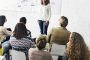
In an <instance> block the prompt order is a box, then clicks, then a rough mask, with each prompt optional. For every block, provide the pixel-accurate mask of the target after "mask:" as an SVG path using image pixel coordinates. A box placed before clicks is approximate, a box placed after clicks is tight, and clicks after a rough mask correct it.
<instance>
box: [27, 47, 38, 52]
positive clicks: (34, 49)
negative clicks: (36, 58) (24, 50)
mask: <svg viewBox="0 0 90 60" xmlns="http://www.w3.org/2000/svg"><path fill="white" fill-rule="evenodd" d="M35 51H37V50H36V48H30V49H29V53H33V52H35Z"/></svg>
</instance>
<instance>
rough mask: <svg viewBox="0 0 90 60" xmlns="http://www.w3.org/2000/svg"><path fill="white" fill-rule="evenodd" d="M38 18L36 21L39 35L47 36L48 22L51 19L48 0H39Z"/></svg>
mask: <svg viewBox="0 0 90 60" xmlns="http://www.w3.org/2000/svg"><path fill="white" fill-rule="evenodd" d="M40 13H41V15H40V18H39V20H38V23H39V26H40V32H41V34H46V35H47V30H48V25H49V20H50V18H51V7H50V0H41V10H40Z"/></svg>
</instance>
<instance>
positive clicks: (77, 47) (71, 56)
mask: <svg viewBox="0 0 90 60" xmlns="http://www.w3.org/2000/svg"><path fill="white" fill-rule="evenodd" d="M67 58H68V60H90V52H89V49H88V47H87V45H86V43H85V41H84V39H83V37H82V36H81V35H80V34H79V33H77V32H72V33H71V34H70V38H69V42H68V43H67Z"/></svg>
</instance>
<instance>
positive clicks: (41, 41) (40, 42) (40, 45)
mask: <svg viewBox="0 0 90 60" xmlns="http://www.w3.org/2000/svg"><path fill="white" fill-rule="evenodd" d="M46 43H47V37H46V35H40V36H39V37H38V38H37V39H36V46H37V48H38V49H39V50H42V49H44V48H45V46H46Z"/></svg>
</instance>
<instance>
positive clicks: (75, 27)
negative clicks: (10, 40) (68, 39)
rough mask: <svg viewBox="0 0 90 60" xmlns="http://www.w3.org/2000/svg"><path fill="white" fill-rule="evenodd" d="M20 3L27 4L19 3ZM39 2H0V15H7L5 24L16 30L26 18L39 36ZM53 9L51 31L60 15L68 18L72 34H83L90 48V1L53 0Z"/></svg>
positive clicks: (29, 25)
mask: <svg viewBox="0 0 90 60" xmlns="http://www.w3.org/2000/svg"><path fill="white" fill-rule="evenodd" d="M19 1H26V2H25V3H24V2H22V3H21V2H20V3H19ZM27 1H28V2H27ZM31 1H32V2H31ZM38 1H39V0H38ZM38 1H37V0H0V15H6V17H7V20H8V21H7V22H6V23H5V26H6V27H11V28H12V29H14V26H15V24H16V23H17V22H18V21H19V18H20V17H22V16H25V17H26V18H27V20H28V22H27V28H28V29H29V30H31V31H32V35H33V36H37V35H38V34H39V33H40V32H39V26H38V23H37V20H38V15H39V12H38V9H39V5H37V4H38V3H37V2H38ZM34 2H35V3H34ZM61 2H62V3H61ZM27 3H28V4H27ZM61 4H62V5H61ZM18 5H21V6H22V7H20V6H19V7H18ZM36 5H37V6H36ZM51 8H52V17H51V20H50V25H49V29H51V28H52V27H55V26H57V25H58V23H57V22H58V19H59V18H60V15H64V16H67V17H68V18H69V25H68V29H69V30H70V31H72V32H73V31H76V32H79V33H81V34H82V35H83V36H84V39H85V41H86V43H87V45H88V46H89V47H90V40H89V39H90V38H89V36H90V18H89V16H90V13H89V12H90V0H51Z"/></svg>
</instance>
